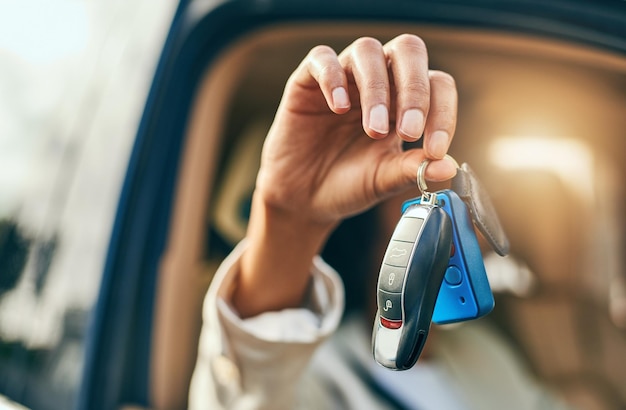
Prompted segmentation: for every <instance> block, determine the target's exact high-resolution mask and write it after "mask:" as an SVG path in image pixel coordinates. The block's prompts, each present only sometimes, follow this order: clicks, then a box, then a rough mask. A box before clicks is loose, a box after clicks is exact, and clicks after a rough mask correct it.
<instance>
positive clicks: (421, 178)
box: [417, 159, 430, 193]
mask: <svg viewBox="0 0 626 410" xmlns="http://www.w3.org/2000/svg"><path fill="white" fill-rule="evenodd" d="M428 164H430V160H429V159H425V160H424V161H422V163H421V164H420V166H419V168H418V169H417V187H418V188H419V190H420V192H422V193H424V192H428V186H427V185H426V177H425V174H426V167H427V166H428Z"/></svg>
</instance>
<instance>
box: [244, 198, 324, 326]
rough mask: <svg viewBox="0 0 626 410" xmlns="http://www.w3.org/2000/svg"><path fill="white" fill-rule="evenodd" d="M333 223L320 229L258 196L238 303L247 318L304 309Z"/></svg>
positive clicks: (252, 213) (252, 215)
mask: <svg viewBox="0 0 626 410" xmlns="http://www.w3.org/2000/svg"><path fill="white" fill-rule="evenodd" d="M333 228H334V225H333V224H330V223H329V224H319V223H316V222H313V221H311V220H308V219H307V218H306V216H305V215H298V214H296V213H294V212H291V211H285V210H284V209H280V208H277V207H274V206H271V205H268V204H267V203H265V202H264V201H263V200H262V199H261V198H259V197H258V196H256V195H255V197H254V198H253V202H252V212H251V215H250V223H249V225H248V232H247V241H248V248H247V250H246V252H245V253H244V254H243V255H242V259H241V271H240V274H239V279H238V283H237V286H236V288H235V292H234V295H233V303H234V304H235V307H236V308H237V310H238V311H239V313H240V315H241V316H242V317H249V316H253V315H256V314H259V313H262V312H265V311H272V310H280V309H285V308H292V307H298V306H300V304H301V302H302V298H303V296H304V294H305V292H306V289H307V285H308V282H309V278H310V271H311V264H312V260H313V257H314V256H315V255H317V254H318V253H319V252H320V249H321V248H322V246H323V245H324V243H325V241H326V239H327V237H328V235H329V234H330V232H331V231H332V229H333Z"/></svg>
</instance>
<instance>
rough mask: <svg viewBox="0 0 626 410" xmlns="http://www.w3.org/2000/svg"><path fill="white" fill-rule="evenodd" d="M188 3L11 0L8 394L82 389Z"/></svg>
mask: <svg viewBox="0 0 626 410" xmlns="http://www.w3.org/2000/svg"><path fill="white" fill-rule="evenodd" d="M176 3H177V2H175V1H173V0H172V1H167V2H157V3H154V2H151V1H149V0H144V1H135V2H125V1H96V2H84V1H61V0H53V1H50V0H46V1H43V0H42V1H34V0H32V1H2V2H0V26H1V27H2V30H0V118H1V120H0V399H2V396H6V397H8V398H9V399H11V400H13V401H15V402H18V403H22V404H24V405H26V406H28V407H33V408H38V409H52V408H55V409H57V408H71V407H72V403H74V401H75V398H76V394H77V391H78V388H79V383H80V380H81V371H82V364H83V353H84V351H83V350H84V349H83V345H84V341H85V338H86V331H87V330H88V320H89V313H90V310H91V308H92V307H93V306H94V304H95V301H96V298H97V295H98V289H99V285H100V276H101V273H102V267H103V263H104V259H105V255H106V249H107V245H108V240H109V235H110V232H111V226H112V223H113V219H114V215H115V209H116V205H117V199H118V196H119V193H120V188H121V185H122V182H123V179H124V174H125V170H126V165H127V161H128V157H129V153H130V149H131V147H132V143H133V137H134V135H135V132H136V127H137V124H138V121H139V118H140V116H141V112H142V109H143V105H144V102H145V98H146V95H147V91H148V87H149V86H150V84H151V81H152V74H153V71H154V68H155V66H156V62H157V58H158V56H159V53H160V51H161V48H162V45H163V41H164V39H165V36H166V34H167V30H168V28H169V24H170V22H171V18H172V16H173V13H174V11H175V6H176ZM0 403H2V401H1V400H0ZM0 407H2V406H0Z"/></svg>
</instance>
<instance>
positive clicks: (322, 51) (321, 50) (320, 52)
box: [309, 44, 335, 57]
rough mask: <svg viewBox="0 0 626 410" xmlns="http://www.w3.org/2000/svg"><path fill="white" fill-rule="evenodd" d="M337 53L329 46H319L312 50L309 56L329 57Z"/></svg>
mask: <svg viewBox="0 0 626 410" xmlns="http://www.w3.org/2000/svg"><path fill="white" fill-rule="evenodd" d="M334 53H335V51H334V50H333V49H332V48H330V47H329V46H327V45H323V44H322V45H318V46H315V47H313V48H312V49H311V51H309V56H310V57H318V56H325V55H329V54H334Z"/></svg>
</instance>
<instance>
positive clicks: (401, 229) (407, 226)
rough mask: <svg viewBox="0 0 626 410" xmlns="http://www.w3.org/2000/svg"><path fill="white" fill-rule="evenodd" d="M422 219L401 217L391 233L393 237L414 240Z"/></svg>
mask: <svg viewBox="0 0 626 410" xmlns="http://www.w3.org/2000/svg"><path fill="white" fill-rule="evenodd" d="M423 223H424V220H423V219H421V218H411V217H406V218H402V220H400V222H399V223H398V225H397V226H396V229H395V231H394V233H393V236H392V237H393V239H397V240H399V241H404V242H415V239H417V234H418V233H419V231H420V229H421V227H422V224H423Z"/></svg>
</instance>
